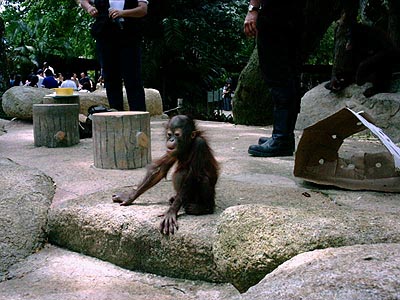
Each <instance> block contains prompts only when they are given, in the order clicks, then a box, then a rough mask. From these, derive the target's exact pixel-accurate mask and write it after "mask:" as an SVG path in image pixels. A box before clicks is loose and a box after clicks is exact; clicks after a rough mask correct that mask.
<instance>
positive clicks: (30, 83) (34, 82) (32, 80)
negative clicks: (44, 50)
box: [25, 75, 39, 88]
mask: <svg viewBox="0 0 400 300" xmlns="http://www.w3.org/2000/svg"><path fill="white" fill-rule="evenodd" d="M38 82H39V77H38V76H37V75H31V77H30V78H29V81H28V82H27V83H26V84H25V85H26V86H31V87H36V88H37V87H38Z"/></svg>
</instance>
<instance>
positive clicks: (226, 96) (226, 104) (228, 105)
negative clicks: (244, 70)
mask: <svg viewBox="0 0 400 300" xmlns="http://www.w3.org/2000/svg"><path fill="white" fill-rule="evenodd" d="M232 93H233V90H232V80H230V79H228V80H227V81H226V83H225V85H224V87H223V89H222V100H223V110H226V111H230V110H232Z"/></svg>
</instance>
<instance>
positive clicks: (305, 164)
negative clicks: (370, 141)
mask: <svg viewBox="0 0 400 300" xmlns="http://www.w3.org/2000/svg"><path fill="white" fill-rule="evenodd" d="M373 123H374V122H373V119H372V118H371V116H369V115H368V114H366V113H364V112H360V113H356V112H354V111H352V110H351V109H348V108H344V109H342V110H340V111H338V112H337V113H335V114H333V115H331V116H330V117H328V118H326V119H324V120H321V121H319V122H318V123H316V124H314V125H312V126H309V127H307V128H306V129H304V132H303V135H302V137H301V139H300V142H299V145H298V147H297V151H296V158H295V166H294V175H295V176H296V177H299V178H302V179H304V180H306V181H310V182H314V183H317V184H322V185H333V186H337V187H340V188H345V189H350V190H374V191H383V192H400V171H399V170H400V148H399V147H397V146H396V145H395V144H394V143H393V142H392V141H391V139H390V138H389V137H388V136H387V135H386V134H385V133H384V132H383V131H382V129H380V128H379V127H377V126H375V125H374V124H373ZM365 129H369V130H370V131H371V132H372V133H373V134H374V135H375V136H377V137H378V138H379V140H380V141H381V142H382V144H383V145H384V146H385V147H386V149H387V151H385V152H380V153H365V152H361V153H355V154H354V155H352V156H351V157H350V158H342V157H339V153H338V152H339V148H340V147H341V146H342V144H343V141H344V140H345V139H346V138H348V137H350V136H351V135H353V134H355V133H358V132H360V131H363V130H365Z"/></svg>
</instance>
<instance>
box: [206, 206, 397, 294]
mask: <svg viewBox="0 0 400 300" xmlns="http://www.w3.org/2000/svg"><path fill="white" fill-rule="evenodd" d="M384 242H388V243H389V242H400V223H399V222H398V212H393V213H391V214H390V213H380V212H377V211H366V210H352V209H348V207H341V206H338V205H331V204H329V203H327V205H326V207H325V209H321V207H318V205H317V206H311V205H310V206H309V207H308V208H306V207H301V206H298V207H294V206H292V207H272V206H267V205H242V206H235V207H230V208H228V209H226V210H225V211H224V213H223V214H222V215H221V217H220V221H219V224H218V232H217V237H216V239H215V243H214V247H213V252H214V257H215V260H216V263H217V265H218V269H219V270H220V273H221V276H224V277H225V278H226V281H227V282H231V283H233V284H234V285H235V286H236V287H237V288H238V289H239V290H240V291H242V292H243V291H245V290H247V289H248V288H249V287H251V286H252V285H254V284H256V283H257V282H258V281H259V280H261V279H262V278H263V277H264V276H265V274H267V273H270V272H272V271H273V270H274V269H275V268H277V267H278V266H279V265H280V264H282V263H283V262H285V261H287V260H289V259H291V258H292V257H294V256H296V255H298V254H300V253H303V252H307V251H312V250H315V249H323V248H329V247H340V246H346V245H355V244H374V243H384Z"/></svg>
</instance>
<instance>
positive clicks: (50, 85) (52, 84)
mask: <svg viewBox="0 0 400 300" xmlns="http://www.w3.org/2000/svg"><path fill="white" fill-rule="evenodd" d="M44 75H45V76H46V77H45V78H44V79H43V83H42V85H43V87H45V88H47V89H54V88H58V82H57V80H56V79H55V78H54V74H53V72H52V71H51V70H50V69H47V70H46V72H44Z"/></svg>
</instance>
